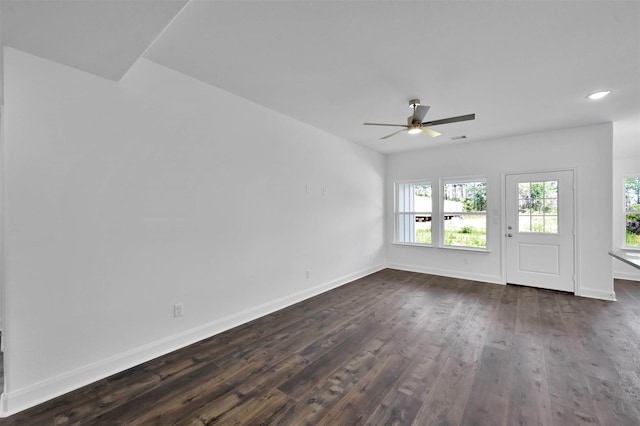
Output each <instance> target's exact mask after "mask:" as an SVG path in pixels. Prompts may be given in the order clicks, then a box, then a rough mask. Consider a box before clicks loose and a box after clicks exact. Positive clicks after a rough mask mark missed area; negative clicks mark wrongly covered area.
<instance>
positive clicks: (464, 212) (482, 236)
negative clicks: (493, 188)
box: [442, 179, 487, 248]
mask: <svg viewBox="0 0 640 426" xmlns="http://www.w3.org/2000/svg"><path fill="white" fill-rule="evenodd" d="M442 199H443V205H442V222H443V226H442V229H443V230H444V238H443V243H444V245H445V246H458V247H473V248H486V247H487V181H486V180H485V179H474V180H455V181H453V180H447V181H444V183H443V185H442Z"/></svg>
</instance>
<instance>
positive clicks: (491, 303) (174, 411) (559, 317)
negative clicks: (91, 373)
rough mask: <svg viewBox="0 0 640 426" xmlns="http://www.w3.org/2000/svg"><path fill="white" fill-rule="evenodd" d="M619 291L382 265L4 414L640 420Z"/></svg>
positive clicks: (638, 363) (625, 285)
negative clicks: (580, 293) (608, 297)
mask: <svg viewBox="0 0 640 426" xmlns="http://www.w3.org/2000/svg"><path fill="white" fill-rule="evenodd" d="M616 294H617V297H618V300H619V301H618V302H613V303H612V302H605V301H599V300H593V299H585V298H579V297H575V296H572V295H568V294H563V293H557V292H552V291H546V290H537V289H533V288H527V287H517V286H500V285H492V284H484V283H478V282H473V281H465V280H459V279H452V278H443V277H437V276H432V275H423V274H416V273H409V272H401V271H396V270H390V269H387V270H384V271H381V272H378V273H376V274H373V275H370V276H368V277H365V278H363V279H360V280H357V281H355V282H353V283H350V284H348V285H346V286H343V287H341V288H339V289H336V290H333V291H330V292H327V293H325V294H322V295H320V296H318V297H315V298H313V299H310V300H307V301H304V302H302V303H299V304H297V305H294V306H291V307H289V308H287V309H284V310H281V311H278V312H276V313H273V314H271V315H268V316H266V317H263V318H260V319H258V320H256V321H253V322H251V323H248V324H245V325H243V326H241V327H238V328H235V329H233V330H230V331H227V332H225V333H223V334H220V335H218V336H215V337H213V338H210V339H207V340H205V341H202V342H199V343H197V344H194V345H192V346H190V347H188V348H185V349H183V350H180V351H177V352H174V353H171V354H169V355H166V356H164V357H161V358H158V359H155V360H153V361H150V362H148V363H146V364H143V365H141V366H138V367H136V368H133V369H130V370H128V371H125V372H122V373H119V374H116V375H114V376H112V377H109V378H107V379H104V380H101V381H99V382H97V383H94V384H93V385H90V386H87V387H85V388H82V389H79V390H77V391H74V392H72V393H69V394H67V395H64V396H62V397H59V398H57V399H55V400H52V401H49V402H47V403H45V404H42V405H39V406H37V407H34V408H32V409H30V410H28V411H25V412H23V413H20V414H18V415H15V416H13V417H9V418H6V419H2V420H0V425H9V424H20V425H52V424H56V425H60V424H82V425H111V424H153V425H156V424H158V425H162V424H166V425H210V424H224V425H234V424H252V425H260V424H274V425H305V424H310V425H321V424H327V425H356V424H375V425H378V424H380V425H404V424H407V425H408V424H416V425H431V424H438V425H458V424H463V425H554V424H556V425H582V424H590V425H607V426H608V425H638V424H640V283H638V282H632V281H620V280H618V281H616Z"/></svg>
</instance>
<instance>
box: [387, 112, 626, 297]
mask: <svg viewBox="0 0 640 426" xmlns="http://www.w3.org/2000/svg"><path fill="white" fill-rule="evenodd" d="M611 160H612V126H611V124H601V125H594V126H588V127H582V128H576V129H565V130H558V131H552V132H544V133H538V134H530V135H524V136H518V137H509V138H505V139H500V140H495V141H486V142H482V143H478V144H474V143H473V142H466V143H464V144H451V145H448V146H442V147H438V148H434V149H430V150H425V151H420V152H409V153H399V154H394V155H391V156H389V157H388V161H387V177H386V182H387V183H386V188H387V193H389V194H392V193H393V185H394V182H396V181H401V180H413V179H416V180H429V181H431V182H433V183H434V184H435V185H437V184H438V179H440V178H450V177H466V176H485V177H486V178H487V204H488V207H487V208H488V230H487V241H488V243H487V244H488V249H489V252H488V253H479V252H472V251H468V250H464V251H463V250H453V249H445V248H434V247H414V246H403V245H397V244H393V238H394V236H393V232H394V226H393V209H394V206H393V197H391V196H389V197H387V199H386V202H387V204H386V211H387V219H386V224H387V226H386V242H387V262H388V265H389V266H390V267H395V268H398V269H404V270H412V271H418V272H427V273H433V274H439V275H446V276H453V277H460V278H468V279H475V280H482V281H489V282H495V283H505V282H506V280H505V276H504V266H503V263H504V253H503V251H502V247H503V244H504V241H503V240H504V236H503V235H504V231H503V224H502V223H501V221H502V219H501V217H502V216H503V214H502V212H503V209H504V200H503V199H504V183H503V180H504V174H508V173H517V172H529V171H542V170H552V169H574V170H575V179H576V198H577V204H576V212H577V223H576V225H577V245H578V246H577V250H576V255H577V259H578V270H577V287H578V289H577V293H578V294H580V295H583V296H589V297H598V298H604V299H613V298H615V294H614V292H613V282H612V266H611V258H610V257H609V255H608V254H607V253H608V251H609V250H610V249H611V243H610V241H611V229H610V226H608V224H610V223H611V220H612V214H611V208H610V206H611V199H612V198H611V171H612V168H611ZM465 259H466V262H467V263H465Z"/></svg>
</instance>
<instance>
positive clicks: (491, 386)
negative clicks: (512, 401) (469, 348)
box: [462, 346, 515, 426]
mask: <svg viewBox="0 0 640 426" xmlns="http://www.w3.org/2000/svg"><path fill="white" fill-rule="evenodd" d="M514 370H515V359H514V355H513V354H512V353H511V352H510V351H507V350H503V349H498V348H494V347H492V346H485V347H484V350H483V351H482V356H481V359H480V365H479V367H478V370H477V372H476V374H475V378H474V380H473V385H472V388H471V393H470V395H469V402H468V403H467V404H466V406H465V409H464V414H463V416H462V424H471V423H477V424H486V425H488V424H493V425H496V426H497V425H500V424H502V425H506V424H507V423H506V419H507V409H508V403H509V396H510V394H511V392H509V391H510V390H511V389H512V382H513V377H514ZM496 419H502V421H501V422H496Z"/></svg>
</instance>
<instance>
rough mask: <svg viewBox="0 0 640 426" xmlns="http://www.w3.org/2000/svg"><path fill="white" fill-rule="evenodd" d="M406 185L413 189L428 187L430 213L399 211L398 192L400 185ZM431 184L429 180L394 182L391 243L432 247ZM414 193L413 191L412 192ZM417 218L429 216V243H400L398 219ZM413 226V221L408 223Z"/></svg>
mask: <svg viewBox="0 0 640 426" xmlns="http://www.w3.org/2000/svg"><path fill="white" fill-rule="evenodd" d="M407 184H411V185H412V188H413V187H415V186H416V185H428V186H429V187H430V190H431V211H422V210H420V211H415V209H414V211H408V210H407V211H400V195H401V193H400V192H401V191H400V185H407ZM433 189H434V186H433V183H432V181H431V180H430V179H411V180H403V181H396V182H394V197H393V200H394V201H393V202H394V209H393V211H394V214H393V221H394V223H393V243H394V244H401V245H410V246H418V247H433V246H434V245H435V239H434V233H433V217H434V207H435V206H434V202H433V198H434V194H433ZM414 191H415V190H414ZM411 215H413V216H417V215H426V216H430V217H431V221H430V222H431V243H420V242H416V241H413V242H411V241H400V238H399V236H400V229H399V228H400V217H401V216H411ZM410 223H412V224H413V226H415V223H416V222H415V220H414V221H413V222H410ZM412 234H414V235H415V232H412Z"/></svg>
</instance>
